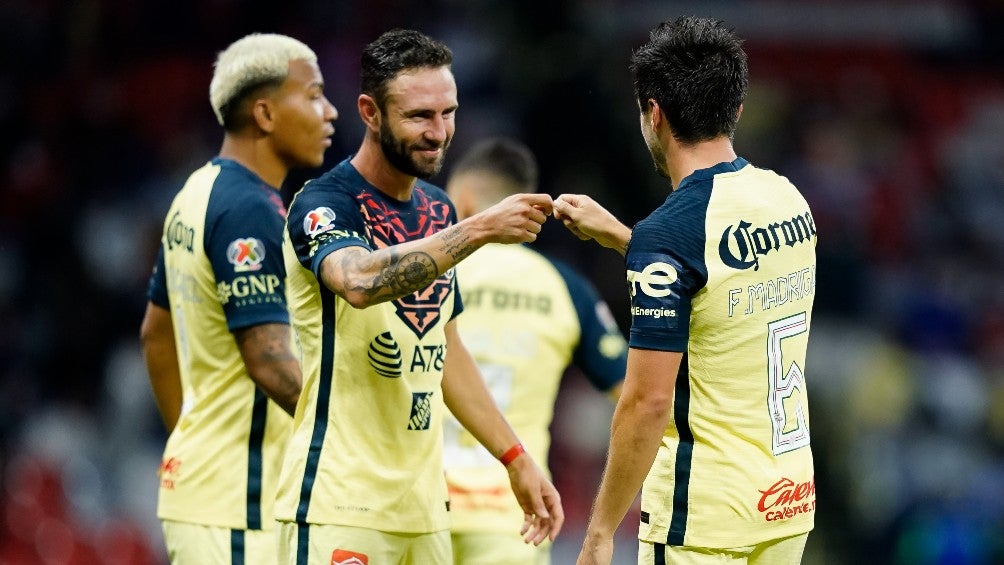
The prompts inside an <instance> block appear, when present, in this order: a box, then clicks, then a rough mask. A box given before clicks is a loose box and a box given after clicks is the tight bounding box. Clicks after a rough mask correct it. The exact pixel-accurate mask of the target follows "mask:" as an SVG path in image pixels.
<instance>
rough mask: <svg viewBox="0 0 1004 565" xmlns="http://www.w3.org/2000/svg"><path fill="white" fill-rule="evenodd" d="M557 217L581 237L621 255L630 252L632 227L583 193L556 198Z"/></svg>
mask: <svg viewBox="0 0 1004 565" xmlns="http://www.w3.org/2000/svg"><path fill="white" fill-rule="evenodd" d="M554 217H555V218H556V219H559V220H561V222H562V223H563V224H565V227H566V228H568V229H569V231H571V232H572V233H573V234H575V235H576V237H578V238H579V239H582V240H587V239H595V240H596V242H597V243H599V244H600V245H602V246H603V247H609V248H610V249H613V250H615V251H617V252H618V253H620V254H621V255H624V254H625V253H627V245H628V242H629V241H630V240H631V228H629V227H627V226H625V225H624V224H622V223H621V222H620V221H619V220H618V219H617V218H615V217H614V215H613V214H611V213H610V212H609V211H607V209H606V208H604V207H603V206H600V205H599V204H598V203H597V202H596V201H595V200H593V199H592V198H590V197H588V196H586V195H584V194H562V195H561V196H559V197H557V198H555V199H554Z"/></svg>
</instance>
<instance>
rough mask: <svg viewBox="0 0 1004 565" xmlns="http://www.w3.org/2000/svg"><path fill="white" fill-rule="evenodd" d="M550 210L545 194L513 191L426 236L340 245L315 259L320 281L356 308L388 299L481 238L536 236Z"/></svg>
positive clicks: (421, 283) (418, 284) (420, 284)
mask: <svg viewBox="0 0 1004 565" xmlns="http://www.w3.org/2000/svg"><path fill="white" fill-rule="evenodd" d="M550 213H551V197H550V196H549V195H547V194H515V195H513V196H510V197H508V198H506V199H505V200H503V201H501V202H499V203H498V204H496V205H494V206H492V207H491V208H488V209H487V210H485V211H483V212H480V213H478V214H475V215H474V216H471V217H469V218H467V219H465V220H463V221H462V222H460V223H457V224H455V225H453V226H450V227H448V228H446V229H445V230H443V231H441V232H438V233H436V234H434V235H431V236H429V237H425V238H422V239H417V240H414V241H407V242H405V243H401V244H399V245H394V246H391V247H387V248H385V249H380V250H377V251H369V250H367V249H365V248H362V247H346V248H344V249H339V250H338V251H335V252H334V253H332V254H330V255H328V256H327V257H325V258H324V260H323V261H322V262H321V270H320V274H321V281H322V282H323V283H324V285H325V286H327V287H328V288H329V289H331V290H332V291H333V292H335V293H336V294H338V295H339V296H341V297H342V298H344V299H345V300H347V301H348V302H349V304H351V305H352V306H354V307H356V308H366V307H368V306H372V305H374V304H379V303H381V302H386V301H388V300H394V299H396V298H400V297H402V296H405V295H408V294H411V293H412V292H415V291H416V290H418V289H421V288H424V287H426V286H428V285H429V283H431V282H432V281H433V280H435V279H436V277H438V276H439V275H441V274H443V273H444V272H446V271H448V270H449V269H451V268H453V266H454V265H456V264H457V263H459V262H460V261H462V260H463V259H464V258H466V257H467V256H468V255H470V254H471V253H474V251H476V250H477V249H479V248H480V247H481V246H483V245H485V244H486V243H526V242H531V241H534V240H536V239H537V234H538V233H540V226H541V224H543V223H544V221H545V220H546V219H547V215H548V214H550Z"/></svg>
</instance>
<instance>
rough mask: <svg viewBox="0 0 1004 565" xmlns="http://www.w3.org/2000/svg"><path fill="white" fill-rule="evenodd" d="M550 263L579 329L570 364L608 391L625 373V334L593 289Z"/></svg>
mask: <svg viewBox="0 0 1004 565" xmlns="http://www.w3.org/2000/svg"><path fill="white" fill-rule="evenodd" d="M552 263H553V264H554V266H555V268H556V269H557V270H558V273H560V274H561V277H562V278H563V279H564V280H565V285H566V286H567V287H568V293H569V295H570V296H571V298H572V304H573V305H574V306H575V313H576V315H578V318H579V326H580V327H581V328H582V330H581V337H580V339H579V345H578V347H576V349H575V352H574V354H573V356H572V362H573V363H574V364H575V366H577V367H578V368H579V369H581V370H582V372H583V373H584V374H585V375H586V378H587V379H589V382H591V383H592V384H593V386H595V387H596V388H597V389H599V390H602V391H606V390H610V389H611V388H613V387H614V386H615V385H617V384H618V383H620V382H621V381H622V380H624V373H625V371H626V370H627V343H626V342H625V340H624V335H623V334H622V333H621V331H620V328H618V327H617V322H616V321H615V320H614V317H613V314H611V313H610V308H609V307H608V306H607V303H606V302H604V301H603V299H602V298H600V295H599V293H598V292H597V291H596V288H595V287H593V285H592V284H591V283H590V282H589V281H588V280H586V279H585V278H584V277H583V276H582V275H580V274H579V273H577V272H575V271H573V270H572V269H571V268H570V267H568V266H567V265H564V264H562V263H560V262H557V261H552Z"/></svg>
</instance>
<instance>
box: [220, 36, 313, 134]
mask: <svg viewBox="0 0 1004 565" xmlns="http://www.w3.org/2000/svg"><path fill="white" fill-rule="evenodd" d="M298 59H302V60H305V61H307V62H310V63H314V62H316V61H317V55H316V54H315V53H314V51H313V50H312V49H311V48H310V47H307V45H306V44H304V43H303V42H301V41H298V40H296V39H293V38H292V37H288V36H285V35H280V34H277V33H252V34H250V35H247V36H245V37H242V38H241V39H238V40H237V41H235V42H233V43H231V44H230V46H229V47H227V48H226V49H224V50H223V51H221V52H220V54H219V56H217V58H216V63H215V64H214V65H213V67H214V70H213V80H212V81H211V82H210V83H209V103H210V104H212V106H213V112H214V113H215V114H216V121H217V122H219V123H220V125H221V126H222V125H224V123H223V122H224V119H223V118H224V116H223V114H224V109H225V108H226V106H227V105H228V104H230V103H231V102H233V101H234V100H235V99H236V98H237V97H238V96H240V95H242V94H244V93H246V91H247V89H248V88H251V87H254V86H258V85H263V84H267V83H271V82H275V83H281V82H282V81H284V80H286V77H287V76H288V75H289V62H290V61H294V60H298Z"/></svg>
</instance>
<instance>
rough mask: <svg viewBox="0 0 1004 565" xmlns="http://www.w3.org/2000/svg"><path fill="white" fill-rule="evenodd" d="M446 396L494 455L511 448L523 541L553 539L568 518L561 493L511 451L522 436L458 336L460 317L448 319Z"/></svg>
mask: <svg viewBox="0 0 1004 565" xmlns="http://www.w3.org/2000/svg"><path fill="white" fill-rule="evenodd" d="M443 400H444V401H445V402H446V406H447V408H449V409H450V412H452V413H453V415H454V416H455V417H456V418H457V421H459V422H460V423H461V424H462V425H463V426H464V427H465V428H467V431H469V432H471V434H472V435H473V436H474V437H475V438H477V440H478V441H479V442H481V445H483V446H485V448H486V449H488V451H489V452H491V454H492V455H494V456H495V457H496V458H501V457H502V456H503V454H507V453H508V454H507V455H506V456H507V457H508V458H510V460H509V461H506V462H504V464H505V467H506V470H507V471H509V482H510V484H511V485H512V490H513V494H515V495H516V500H517V501H519V505H520V507H521V508H522V509H523V513H524V516H525V520H524V522H523V528H522V529H521V530H520V534H522V535H523V539H524V541H526V542H527V543H531V542H532V543H533V544H534V545H539V544H540V543H541V542H542V541H544V538H549V539H550V540H551V541H554V538H555V537H556V536H557V535H558V532H559V531H561V525H562V523H564V520H565V515H564V511H563V510H562V508H561V497H560V496H559V495H558V491H557V489H555V488H554V485H553V484H551V482H550V481H549V480H547V478H546V477H545V476H544V473H543V471H541V469H540V467H539V466H538V465H537V463H536V462H534V460H533V458H532V457H530V454H529V453H526V452H523V451H522V450H521V449H517V450H515V451H510V448H512V447H514V446H517V445H520V442H519V438H517V437H516V434H515V432H513V430H512V428H511V427H510V426H509V423H508V422H506V420H505V418H504V417H503V416H502V413H501V412H500V411H499V409H498V407H497V406H496V405H495V401H494V399H492V396H491V393H490V392H488V388H487V387H486V386H485V383H484V379H483V378H482V376H481V372H480V370H479V369H478V366H477V364H476V363H475V361H474V359H473V358H472V357H471V354H470V353H469V352H468V351H467V348H466V347H464V344H463V342H462V341H461V340H460V336H459V334H458V333H457V321H456V320H451V321H450V322H449V323H447V324H446V364H445V365H444V369H443Z"/></svg>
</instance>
